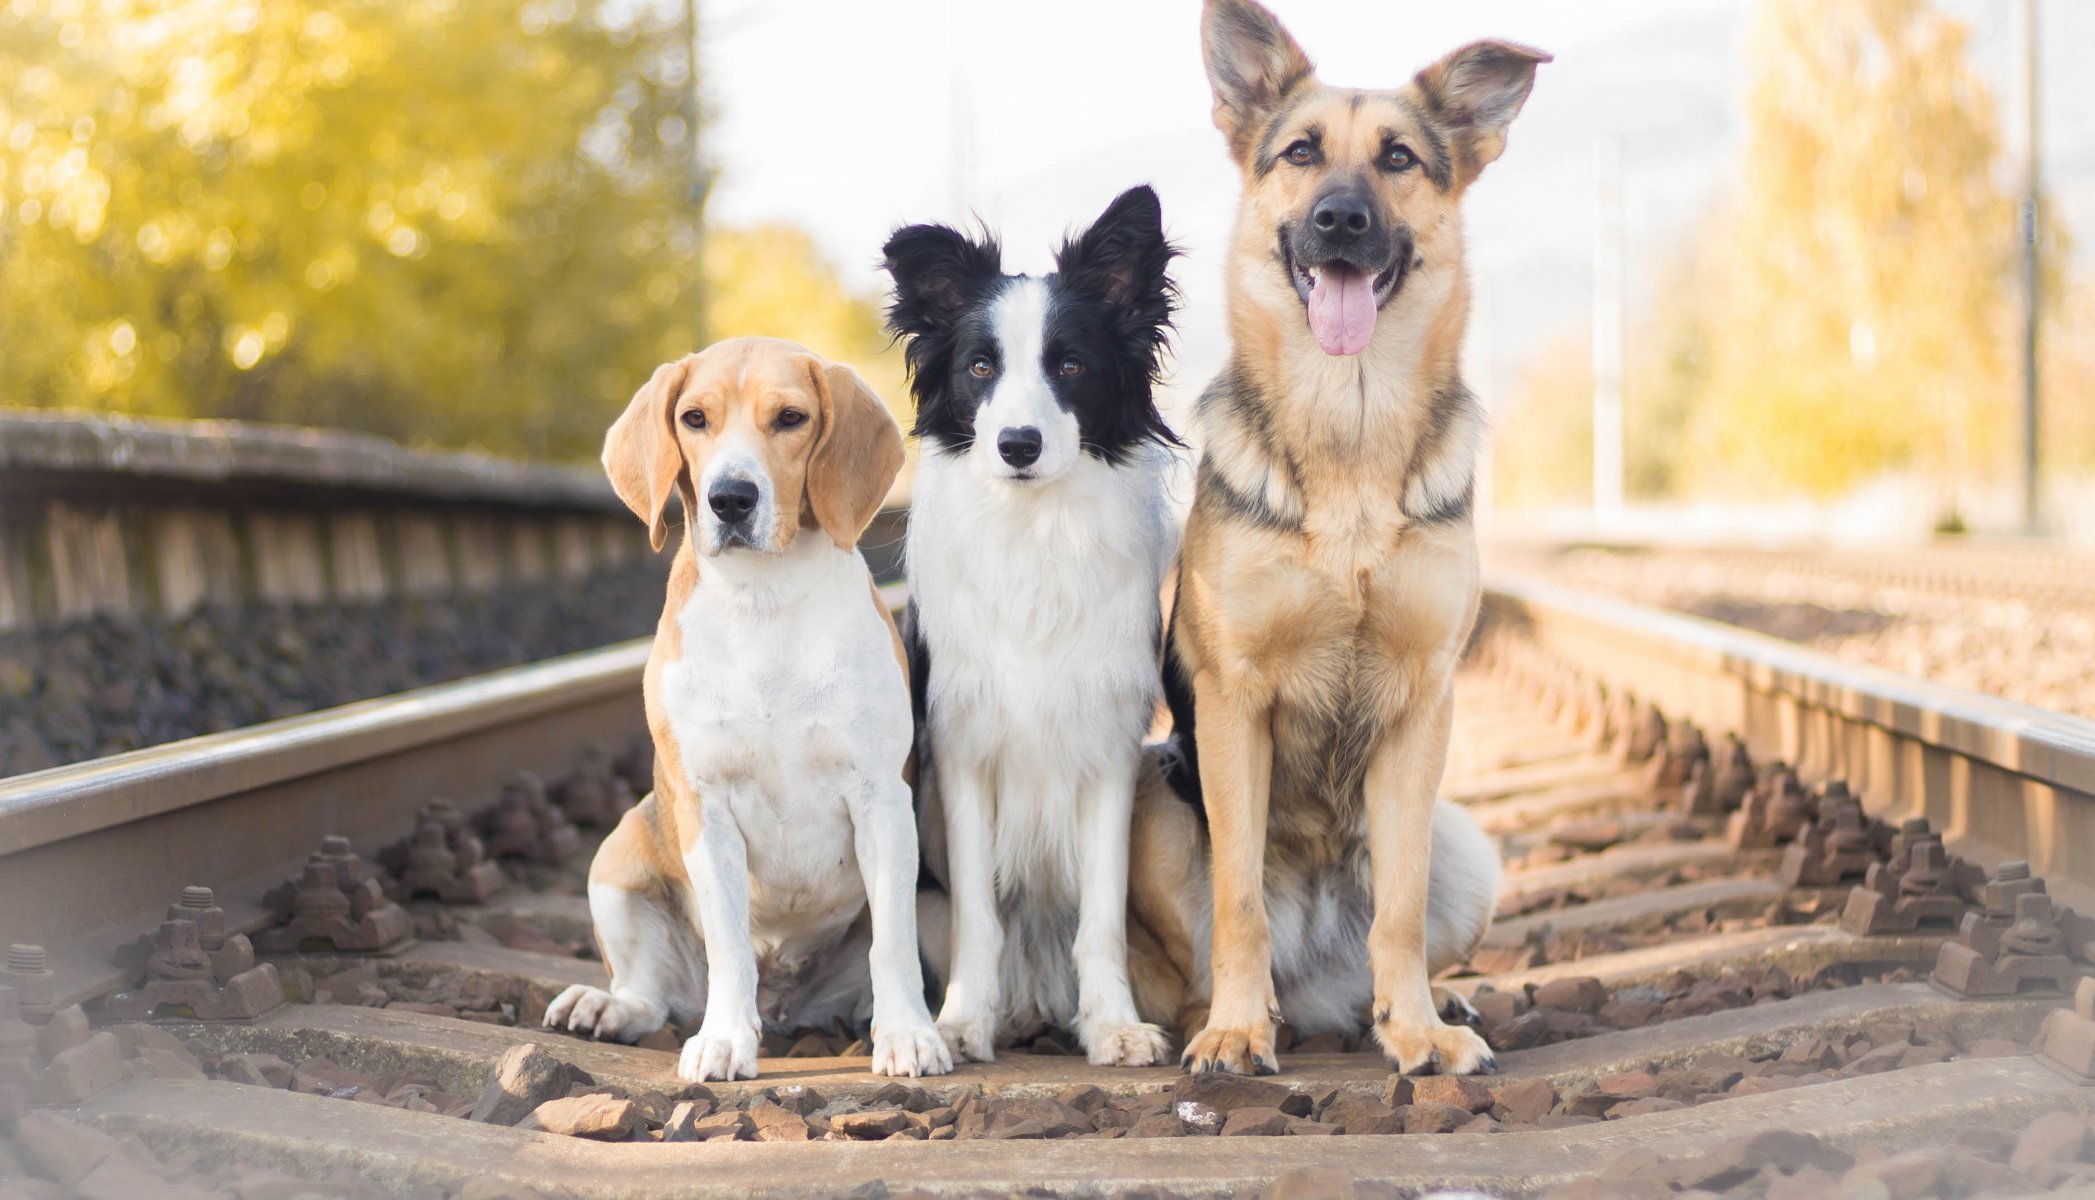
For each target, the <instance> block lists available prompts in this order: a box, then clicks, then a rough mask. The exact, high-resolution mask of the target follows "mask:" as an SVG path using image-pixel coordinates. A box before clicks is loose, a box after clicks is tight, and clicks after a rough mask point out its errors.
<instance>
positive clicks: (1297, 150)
mask: <svg viewBox="0 0 2095 1200" xmlns="http://www.w3.org/2000/svg"><path fill="white" fill-rule="evenodd" d="M1282 157H1284V158H1286V159H1287V160H1288V161H1289V162H1291V163H1294V164H1295V165H1296V166H1298V167H1306V166H1308V165H1309V164H1311V163H1313V162H1315V161H1317V148H1316V147H1315V146H1312V145H1310V144H1309V139H1308V138H1302V139H1300V140H1298V141H1295V142H1293V143H1291V144H1290V145H1289V146H1288V148H1287V150H1286V151H1284V152H1283V154H1282Z"/></svg>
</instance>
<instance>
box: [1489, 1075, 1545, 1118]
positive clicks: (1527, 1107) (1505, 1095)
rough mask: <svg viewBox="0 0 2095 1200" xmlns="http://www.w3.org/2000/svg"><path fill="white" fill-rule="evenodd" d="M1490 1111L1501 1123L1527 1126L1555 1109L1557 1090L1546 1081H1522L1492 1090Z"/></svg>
mask: <svg viewBox="0 0 2095 1200" xmlns="http://www.w3.org/2000/svg"><path fill="white" fill-rule="evenodd" d="M1491 1098H1492V1108H1491V1111H1492V1112H1493V1113H1494V1114H1496V1115H1497V1116H1498V1118H1499V1119H1500V1120H1502V1121H1516V1122H1519V1123H1521V1124H1528V1123H1531V1122H1534V1121H1538V1120H1541V1119H1542V1117H1543V1116H1544V1115H1545V1114H1546V1113H1548V1112H1549V1110H1550V1109H1552V1108H1554V1107H1556V1103H1557V1089H1556V1088H1555V1087H1553V1086H1551V1084H1550V1082H1549V1080H1547V1079H1523V1080H1521V1081H1520V1082H1518V1083H1509V1084H1506V1085H1505V1086H1503V1087H1500V1088H1497V1089H1495V1090H1493V1092H1492V1094H1491Z"/></svg>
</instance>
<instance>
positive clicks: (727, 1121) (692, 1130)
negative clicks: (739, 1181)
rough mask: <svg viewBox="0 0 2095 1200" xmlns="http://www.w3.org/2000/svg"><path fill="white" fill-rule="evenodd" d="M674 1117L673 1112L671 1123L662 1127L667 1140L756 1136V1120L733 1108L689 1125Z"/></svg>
mask: <svg viewBox="0 0 2095 1200" xmlns="http://www.w3.org/2000/svg"><path fill="white" fill-rule="evenodd" d="M685 1103H687V1104H688V1103H690V1101H686V1102H685ZM679 1107H681V1106H679ZM674 1117H675V1114H674V1113H672V1114H671V1118H672V1120H671V1123H670V1124H669V1125H665V1126H663V1127H662V1140H663V1141H665V1142H735V1141H744V1142H746V1141H748V1140H750V1139H751V1138H753V1137H755V1136H756V1128H757V1127H756V1122H754V1121H752V1120H750V1119H749V1114H748V1113H744V1112H738V1111H736V1110H734V1109H732V1108H730V1109H726V1110H724V1111H721V1112H716V1113H713V1114H712V1115H710V1116H704V1117H700V1118H698V1119H697V1120H695V1121H693V1122H691V1124H690V1125H689V1126H684V1125H679V1124H677V1123H676V1122H675V1120H674ZM672 1130H674V1133H672Z"/></svg>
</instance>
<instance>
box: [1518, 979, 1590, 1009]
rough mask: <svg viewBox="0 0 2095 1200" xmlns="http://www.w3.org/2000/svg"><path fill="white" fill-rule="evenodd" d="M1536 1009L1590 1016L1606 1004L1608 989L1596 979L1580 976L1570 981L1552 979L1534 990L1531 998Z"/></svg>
mask: <svg viewBox="0 0 2095 1200" xmlns="http://www.w3.org/2000/svg"><path fill="white" fill-rule="evenodd" d="M1530 999H1531V1000H1533V1002H1534V1005H1535V1007H1536V1008H1553V1009H1557V1010H1558V1011H1560V1012H1576V1013H1585V1014H1587V1015H1588V1016H1591V1015H1592V1014H1594V1013H1597V1012H1599V1011H1600V1006H1601V1005H1603V1004H1606V1003H1607V1000H1608V989H1607V988H1606V987H1605V986H1604V985H1603V984H1602V983H1601V982H1600V980H1598V979H1594V978H1591V977H1589V976H1581V977H1577V978H1572V979H1553V980H1551V981H1549V982H1548V983H1545V984H1543V985H1541V986H1540V987H1538V988H1536V989H1535V993H1534V995H1533V996H1532V997H1530Z"/></svg>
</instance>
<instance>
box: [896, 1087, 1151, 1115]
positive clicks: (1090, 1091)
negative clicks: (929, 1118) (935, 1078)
mask: <svg viewBox="0 0 2095 1200" xmlns="http://www.w3.org/2000/svg"><path fill="white" fill-rule="evenodd" d="M883 1090H885V1089H883ZM927 1094H928V1093H927ZM876 1098H877V1094H876ZM1055 1099H1056V1100H1057V1101H1058V1102H1059V1103H1062V1104H1065V1105H1068V1106H1069V1107H1070V1108H1073V1109H1076V1110H1077V1111H1078V1112H1081V1113H1090V1114H1092V1115H1094V1116H1095V1115H1097V1113H1098V1110H1100V1109H1102V1108H1104V1107H1105V1106H1106V1104H1107V1103H1108V1102H1109V1101H1110V1100H1111V1097H1109V1096H1107V1095H1106V1093H1105V1090H1104V1089H1103V1088H1098V1087H1093V1086H1092V1085H1090V1084H1084V1085H1081V1086H1079V1087H1073V1088H1069V1089H1067V1090H1065V1091H1064V1092H1063V1093H1062V1094H1061V1095H1059V1096H1057V1097H1055ZM868 1103H871V1101H868ZM926 1107H930V1106H929V1105H927V1106H926Z"/></svg>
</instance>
